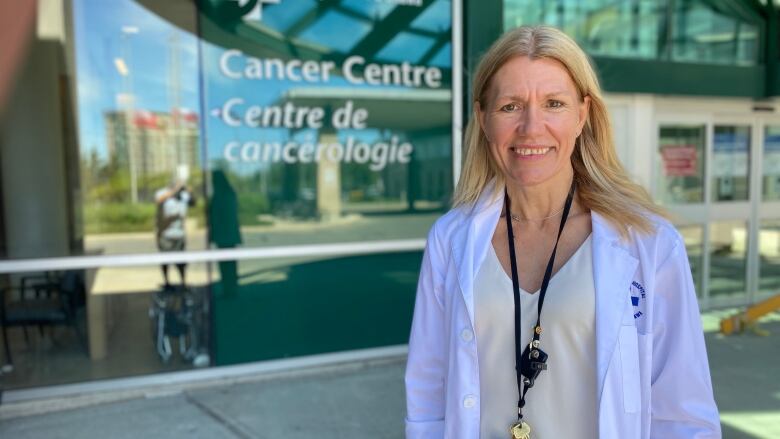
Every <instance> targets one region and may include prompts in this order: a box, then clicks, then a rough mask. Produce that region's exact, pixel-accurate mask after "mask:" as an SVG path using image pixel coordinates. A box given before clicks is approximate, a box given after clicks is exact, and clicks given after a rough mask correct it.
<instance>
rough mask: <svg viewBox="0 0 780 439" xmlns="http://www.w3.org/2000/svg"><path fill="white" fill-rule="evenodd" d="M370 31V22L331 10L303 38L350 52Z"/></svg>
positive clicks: (310, 27) (303, 34) (306, 31)
mask: <svg viewBox="0 0 780 439" xmlns="http://www.w3.org/2000/svg"><path fill="white" fill-rule="evenodd" d="M370 31H371V24H370V23H368V22H365V21H361V20H358V19H356V18H352V17H348V16H346V15H344V14H342V13H340V12H336V11H333V10H330V11H328V12H326V13H325V15H323V16H322V17H321V18H320V19H319V20H317V21H316V22H315V23H314V24H313V25H311V26H309V27H308V28H307V29H306V30H305V31H304V32H303V33H302V34H301V38H303V39H305V40H308V41H311V42H312V43H317V44H321V45H323V46H327V47H329V48H332V49H336V50H337V51H339V52H349V51H350V50H351V49H352V48H353V47H355V45H356V44H357V43H358V42H360V40H361V39H362V38H363V37H364V36H366V34H368V33H369V32H370Z"/></svg>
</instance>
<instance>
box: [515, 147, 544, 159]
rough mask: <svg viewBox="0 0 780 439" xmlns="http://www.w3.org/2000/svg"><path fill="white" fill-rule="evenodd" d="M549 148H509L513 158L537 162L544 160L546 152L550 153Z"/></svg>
mask: <svg viewBox="0 0 780 439" xmlns="http://www.w3.org/2000/svg"><path fill="white" fill-rule="evenodd" d="M552 149H553V148H552V147H550V146H533V145H515V146H511V147H510V148H509V150H510V151H512V152H513V153H514V154H515V156H516V157H517V158H519V159H522V160H534V159H536V160H538V159H542V158H544V157H545V156H546V155H547V153H548V152H550V151H552Z"/></svg>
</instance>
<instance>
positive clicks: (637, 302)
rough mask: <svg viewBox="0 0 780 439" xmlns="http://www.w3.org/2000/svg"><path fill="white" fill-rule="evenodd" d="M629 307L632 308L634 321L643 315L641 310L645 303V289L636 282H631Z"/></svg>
mask: <svg viewBox="0 0 780 439" xmlns="http://www.w3.org/2000/svg"><path fill="white" fill-rule="evenodd" d="M630 291H631V305H633V306H634V319H638V318H640V317H642V316H643V315H644V313H643V312H642V308H644V306H643V305H644V301H645V287H643V286H642V284H640V283H639V282H637V281H633V282H631V287H630Z"/></svg>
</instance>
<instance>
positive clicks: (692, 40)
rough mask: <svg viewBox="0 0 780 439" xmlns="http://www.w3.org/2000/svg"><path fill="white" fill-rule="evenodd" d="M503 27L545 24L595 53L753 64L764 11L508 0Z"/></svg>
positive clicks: (672, 0)
mask: <svg viewBox="0 0 780 439" xmlns="http://www.w3.org/2000/svg"><path fill="white" fill-rule="evenodd" d="M503 4H504V29H511V28H513V27H516V26H521V25H527V24H546V25H550V26H555V27H557V28H559V29H562V30H564V31H565V32H566V33H567V34H569V35H570V36H572V37H574V38H575V39H576V40H577V42H578V43H579V44H580V45H582V47H583V48H584V49H585V50H586V51H587V52H588V54H590V55H591V56H604V57H617V58H634V59H643V60H659V61H675V62H690V63H704V64H724V65H755V64H758V62H759V59H760V56H759V53H760V52H759V41H760V39H759V30H760V21H761V19H760V16H747V17H746V16H743V15H737V14H735V13H734V12H735V10H739V9H741V8H735V7H734V6H733V5H728V3H727V2H711V1H706V0H618V1H615V0H589V1H580V0H553V1H537V0H504V2H503ZM724 8H725V9H724Z"/></svg>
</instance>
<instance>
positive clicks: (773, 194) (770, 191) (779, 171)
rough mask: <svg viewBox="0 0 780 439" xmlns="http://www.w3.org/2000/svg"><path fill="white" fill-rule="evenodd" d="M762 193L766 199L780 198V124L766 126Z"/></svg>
mask: <svg viewBox="0 0 780 439" xmlns="http://www.w3.org/2000/svg"><path fill="white" fill-rule="evenodd" d="M762 167H763V170H762V171H763V173H762V175H763V178H762V179H761V193H762V198H763V200H764V201H775V200H780V126H766V127H765V128H764V157H763V158H762Z"/></svg>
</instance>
